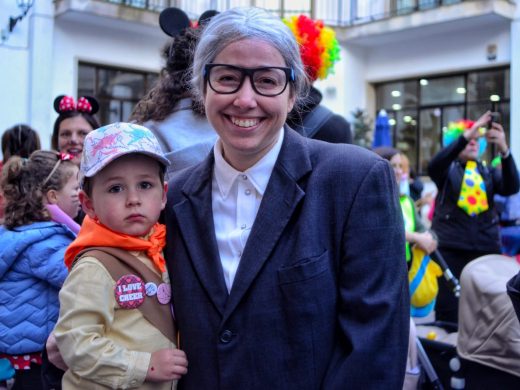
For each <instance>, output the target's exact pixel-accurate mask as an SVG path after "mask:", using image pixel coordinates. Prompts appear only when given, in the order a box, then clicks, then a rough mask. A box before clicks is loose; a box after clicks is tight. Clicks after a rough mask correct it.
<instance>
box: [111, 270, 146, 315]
mask: <svg viewBox="0 0 520 390" xmlns="http://www.w3.org/2000/svg"><path fill="white" fill-rule="evenodd" d="M114 293H115V297H116V301H117V303H118V304H119V306H121V307H122V308H123V309H135V308H137V307H139V306H141V305H142V304H143V302H144V294H145V288H144V283H143V281H142V280H141V278H140V277H138V276H136V275H131V274H129V275H124V276H121V278H119V280H118V281H117V282H116V287H115V289H114Z"/></svg>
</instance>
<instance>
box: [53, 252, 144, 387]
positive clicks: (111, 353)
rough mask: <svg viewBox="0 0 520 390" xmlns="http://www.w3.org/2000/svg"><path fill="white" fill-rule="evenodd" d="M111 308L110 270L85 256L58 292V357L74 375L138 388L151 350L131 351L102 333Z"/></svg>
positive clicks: (107, 327)
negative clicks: (59, 355)
mask: <svg viewBox="0 0 520 390" xmlns="http://www.w3.org/2000/svg"><path fill="white" fill-rule="evenodd" d="M115 306H116V303H115V298H114V281H113V280H112V278H111V276H110V274H109V273H108V271H106V269H105V268H104V267H103V266H102V265H101V264H99V263H98V262H97V261H96V260H94V259H92V258H84V259H82V260H81V261H80V262H79V263H78V264H76V265H75V266H74V268H73V269H72V271H71V273H70V274H69V276H68V277H67V279H66V281H65V283H64V285H63V287H62V289H61V291H60V318H59V320H58V323H57V324H56V328H55V330H54V334H55V336H56V341H57V343H58V347H59V350H60V352H61V354H62V356H63V360H64V361H65V363H66V364H67V365H68V366H69V368H70V369H71V370H72V371H73V372H74V373H75V374H77V375H78V376H80V377H82V378H85V379H88V380H91V381H94V382H96V383H99V384H102V385H105V386H108V387H111V388H128V387H137V386H139V385H141V384H142V383H143V382H144V380H145V378H146V376H147V371H148V367H149V364H150V358H151V353H148V352H138V351H130V350H128V349H126V348H124V347H122V346H121V345H118V344H117V343H115V342H114V341H112V340H111V339H109V338H107V337H106V332H107V331H109V330H110V329H111V327H112V324H113V321H114V314H115V310H114V307H115Z"/></svg>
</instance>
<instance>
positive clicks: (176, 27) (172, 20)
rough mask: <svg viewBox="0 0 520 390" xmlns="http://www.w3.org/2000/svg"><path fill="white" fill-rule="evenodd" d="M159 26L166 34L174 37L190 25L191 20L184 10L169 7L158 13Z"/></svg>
mask: <svg viewBox="0 0 520 390" xmlns="http://www.w3.org/2000/svg"><path fill="white" fill-rule="evenodd" d="M159 26H160V27H161V30H163V31H164V33H165V34H166V35H169V36H170V37H175V36H177V35H179V34H180V33H181V32H183V31H184V30H185V29H186V28H188V27H190V26H191V22H190V18H189V17H188V15H186V12H184V11H183V10H181V9H179V8H176V7H169V8H165V9H164V10H162V12H161V13H160V15H159Z"/></svg>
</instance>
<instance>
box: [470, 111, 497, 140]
mask: <svg viewBox="0 0 520 390" xmlns="http://www.w3.org/2000/svg"><path fill="white" fill-rule="evenodd" d="M491 118H492V116H491V111H489V110H488V111H486V112H485V113H484V114H483V115H482V116H481V117H480V118H478V119H477V120H476V121H475V123H473V126H471V129H469V130H466V131H465V132H464V134H463V136H464V138H466V140H468V141H471V140H472V139H477V138H478V137H480V128H481V127H484V128H487V126H488V123H489V121H490V120H491Z"/></svg>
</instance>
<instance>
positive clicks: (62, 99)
mask: <svg viewBox="0 0 520 390" xmlns="http://www.w3.org/2000/svg"><path fill="white" fill-rule="evenodd" d="M54 111H56V112H57V113H58V114H60V115H61V114H64V113H66V112H70V111H77V112H83V113H85V114H90V115H94V114H95V113H96V112H98V111H99V103H98V102H97V100H96V98H94V97H92V96H81V97H80V98H79V99H78V102H77V103H76V102H75V101H74V98H73V97H72V96H66V95H60V96H58V97H57V98H56V99H54Z"/></svg>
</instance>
